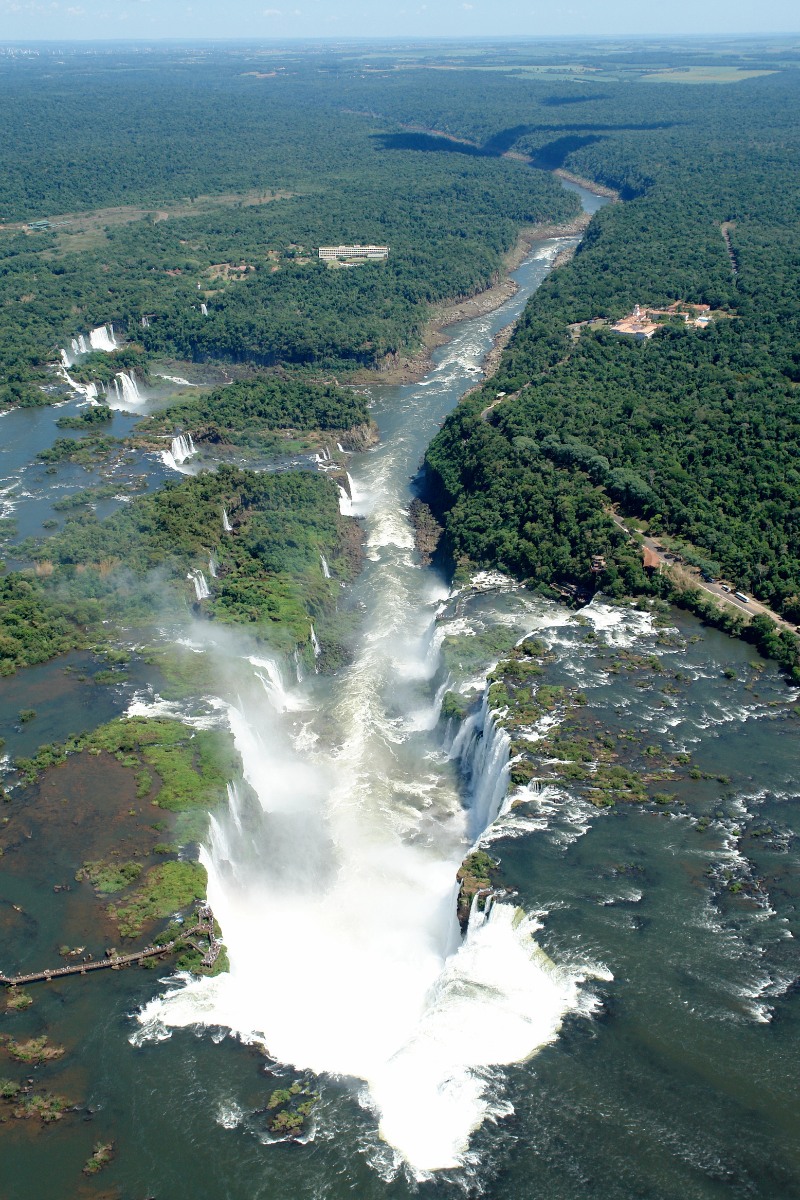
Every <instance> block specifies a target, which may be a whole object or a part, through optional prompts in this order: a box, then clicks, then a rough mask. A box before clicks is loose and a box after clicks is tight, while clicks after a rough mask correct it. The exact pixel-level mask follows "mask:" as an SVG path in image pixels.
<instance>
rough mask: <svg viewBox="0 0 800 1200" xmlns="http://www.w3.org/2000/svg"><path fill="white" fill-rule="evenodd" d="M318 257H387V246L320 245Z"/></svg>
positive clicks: (329, 258)
mask: <svg viewBox="0 0 800 1200" xmlns="http://www.w3.org/2000/svg"><path fill="white" fill-rule="evenodd" d="M319 256H320V258H324V259H328V260H329V261H330V260H331V259H337V258H388V257H389V247H388V246H358V245H356V246H320V248H319Z"/></svg>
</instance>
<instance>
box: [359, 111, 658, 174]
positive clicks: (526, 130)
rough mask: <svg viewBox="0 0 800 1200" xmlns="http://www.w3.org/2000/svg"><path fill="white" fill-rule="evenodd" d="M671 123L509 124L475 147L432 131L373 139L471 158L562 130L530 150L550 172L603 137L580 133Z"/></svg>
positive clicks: (392, 146) (534, 159)
mask: <svg viewBox="0 0 800 1200" xmlns="http://www.w3.org/2000/svg"><path fill="white" fill-rule="evenodd" d="M675 124H676V122H674V121H660V122H653V123H650V124H642V125H632V124H625V125H601V124H591V125H589V124H582V125H572V126H569V127H568V128H569V132H567V131H566V130H565V129H564V126H563V125H513V126H511V128H509V129H501V130H500V131H499V132H498V133H495V134H493V136H492V137H490V138H489V140H488V141H487V142H486V143H485V144H484V145H483V146H476V145H474V144H473V143H472V142H462V141H460V140H459V139H458V138H451V137H446V136H443V135H442V134H435V133H416V132H405V133H378V134H374V135H373V138H374V140H375V141H377V142H378V143H379V145H380V146H381V148H382V149H383V150H421V151H423V152H428V153H435V154H466V155H469V156H470V157H472V158H499V157H500V156H501V155H503V154H507V153H508V151H509V150H510V149H511V147H512V146H514V145H515V144H516V143H517V142H518V141H519V140H520V138H523V137H527V136H528V135H529V134H533V133H550V132H552V133H563V135H564V136H562V137H560V138H557V139H556V140H555V141H552V142H547V143H546V144H545V145H544V146H540V147H539V148H538V150H533V151H532V152H531V157H532V162H533V165H534V166H537V167H543V168H545V169H546V170H550V171H553V170H555V169H556V168H558V167H562V166H563V165H564V162H565V160H566V158H567V155H569V154H571V153H572V152H573V151H574V150H580V149H581V147H582V146H589V145H591V144H592V142H599V141H602V140H603V139H602V138H600V137H595V136H587V137H580V136H579V133H580V132H585V133H587V134H590V135H594V134H598V133H613V132H616V131H617V130H619V131H623V130H626V131H641V132H646V131H648V130H653V129H670V128H671V127H672V126H673V125H675Z"/></svg>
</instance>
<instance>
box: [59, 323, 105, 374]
mask: <svg viewBox="0 0 800 1200" xmlns="http://www.w3.org/2000/svg"><path fill="white" fill-rule="evenodd" d="M70 347H71V350H72V354H71V355H70V352H69V351H68V350H61V351H60V352H59V353H60V355H61V361H62V363H63V365H64V366H65V367H71V366H72V365H73V363H74V362H75V359H76V358H80V357H81V355H83V354H90V353H91V352H92V351H93V350H104V351H105V352H106V353H107V354H110V353H111V351H112V350H118V349H119V342H118V341H117V339H116V337H115V336H114V326H113V325H99V326H98V327H97V329H92V330H91V331H90V332H89V333H87V334H85V335H84V334H82V333H79V334H78V335H77V337H74V338H72V340H71V341H70Z"/></svg>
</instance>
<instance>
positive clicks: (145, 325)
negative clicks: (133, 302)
mask: <svg viewBox="0 0 800 1200" xmlns="http://www.w3.org/2000/svg"><path fill="white" fill-rule="evenodd" d="M149 328H150V321H149V318H148V317H142V329H149Z"/></svg>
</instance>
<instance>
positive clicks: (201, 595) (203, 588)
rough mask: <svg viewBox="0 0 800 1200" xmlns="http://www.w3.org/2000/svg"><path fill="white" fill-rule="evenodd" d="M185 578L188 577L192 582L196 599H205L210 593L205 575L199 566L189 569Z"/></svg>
mask: <svg viewBox="0 0 800 1200" xmlns="http://www.w3.org/2000/svg"><path fill="white" fill-rule="evenodd" d="M186 578H187V579H190V580H191V581H192V583H193V584H194V590H195V593H196V595H197V599H198V600H207V599H208V597H209V596H210V595H211V592H210V591H209V588H208V584H207V583H206V577H205V575H204V574H203V572H202V571H201V570H200V569H199V567H196V568H195V569H194V570H193V571H190V572H189V574H188V575H187V576H186Z"/></svg>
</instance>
